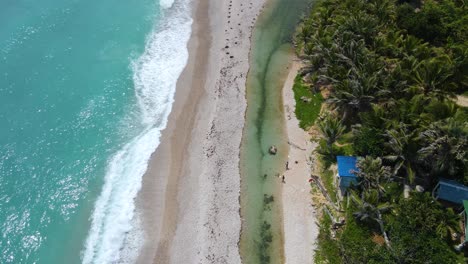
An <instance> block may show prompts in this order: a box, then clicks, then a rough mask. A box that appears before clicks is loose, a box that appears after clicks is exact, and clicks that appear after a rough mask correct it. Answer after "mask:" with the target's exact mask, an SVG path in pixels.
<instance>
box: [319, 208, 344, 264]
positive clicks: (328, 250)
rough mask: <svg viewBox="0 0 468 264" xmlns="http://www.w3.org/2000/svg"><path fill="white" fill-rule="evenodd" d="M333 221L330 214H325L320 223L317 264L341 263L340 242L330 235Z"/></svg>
mask: <svg viewBox="0 0 468 264" xmlns="http://www.w3.org/2000/svg"><path fill="white" fill-rule="evenodd" d="M331 224H332V220H331V219H330V217H329V216H328V214H324V215H323V217H322V219H321V220H320V223H319V228H320V230H319V234H318V237H317V248H316V249H315V258H314V261H315V263H316V264H326V263H340V262H341V257H340V248H339V244H338V241H336V240H334V239H333V238H332V236H331V234H330V228H331Z"/></svg>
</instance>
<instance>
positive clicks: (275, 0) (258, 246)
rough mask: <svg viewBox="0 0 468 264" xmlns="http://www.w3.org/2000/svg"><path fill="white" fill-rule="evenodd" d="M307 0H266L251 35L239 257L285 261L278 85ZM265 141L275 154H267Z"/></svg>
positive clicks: (283, 132) (282, 128)
mask: <svg viewBox="0 0 468 264" xmlns="http://www.w3.org/2000/svg"><path fill="white" fill-rule="evenodd" d="M309 4H310V2H309V0H269V1H268V4H267V5H266V7H265V9H264V11H263V12H262V15H261V16H260V17H259V19H258V21H257V24H256V26H255V29H254V33H253V36H252V50H251V54H250V72H249V75H248V77H247V92H246V94H247V112H246V121H245V122H246V123H245V127H244V132H243V139H242V145H241V161H240V166H241V174H242V175H241V176H242V177H241V178H242V183H241V187H242V190H241V208H242V209H241V215H242V219H243V222H242V234H241V242H240V250H241V257H242V260H243V263H248V264H256V263H261V264H263V263H283V262H284V254H283V252H284V251H283V223H282V205H281V176H282V174H283V172H284V170H285V164H286V161H287V156H288V153H287V152H288V144H287V136H286V130H285V120H284V113H283V102H282V96H281V89H282V87H283V84H284V81H285V79H286V77H287V74H288V70H287V67H288V66H289V64H290V63H291V59H292V54H293V50H292V45H291V38H292V35H293V33H294V30H295V27H296V25H297V23H298V22H299V19H300V17H301V15H303V14H305V12H307V11H306V10H308V6H309ZM270 146H275V147H276V148H277V150H278V152H277V154H276V155H270V154H269V152H268V149H269V148H270Z"/></svg>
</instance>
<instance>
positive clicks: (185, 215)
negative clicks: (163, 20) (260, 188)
mask: <svg viewBox="0 0 468 264" xmlns="http://www.w3.org/2000/svg"><path fill="white" fill-rule="evenodd" d="M262 5H263V1H253V0H252V1H249V0H232V1H223V2H220V1H216V0H199V1H197V2H194V6H193V13H194V22H193V31H192V36H191V39H190V41H189V44H188V49H189V61H188V64H187V66H186V68H185V69H184V71H183V73H182V75H181V77H180V78H179V80H178V83H177V91H176V97H175V103H174V105H173V110H172V112H171V114H170V117H169V122H168V125H167V128H166V129H165V130H164V131H163V133H162V137H161V144H160V145H159V147H158V149H157V150H156V151H155V153H154V154H153V155H152V158H151V161H150V164H149V166H148V171H147V173H146V174H145V176H144V178H143V187H142V190H141V191H140V193H139V196H138V197H137V211H138V213H139V215H141V217H140V218H141V220H140V221H141V222H142V226H143V229H144V230H143V233H144V234H145V241H144V246H143V249H142V250H141V252H140V254H139V258H138V263H240V262H241V260H240V255H239V248H238V243H239V236H240V229H241V219H240V214H239V210H240V205H239V195H240V173H239V146H240V141H241V136H242V129H243V126H244V114H245V108H246V101H245V82H246V75H247V71H248V67H249V62H248V55H249V51H250V36H251V31H252V28H253V25H254V23H255V20H256V17H257V16H258V14H259V12H260V10H261V8H262Z"/></svg>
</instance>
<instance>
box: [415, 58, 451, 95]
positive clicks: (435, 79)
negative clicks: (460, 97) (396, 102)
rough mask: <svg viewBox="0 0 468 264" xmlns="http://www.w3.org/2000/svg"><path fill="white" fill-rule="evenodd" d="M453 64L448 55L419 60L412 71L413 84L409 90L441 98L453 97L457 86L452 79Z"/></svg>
mask: <svg viewBox="0 0 468 264" xmlns="http://www.w3.org/2000/svg"><path fill="white" fill-rule="evenodd" d="M452 64H453V62H452V61H451V59H450V58H449V57H448V56H444V57H437V58H432V59H427V60H423V61H421V62H419V63H418V64H417V65H415V69H414V70H413V71H412V72H411V73H410V76H409V77H410V79H411V80H412V81H413V85H411V86H410V87H409V88H408V91H410V92H418V93H423V94H425V95H430V96H433V97H436V98H438V99H439V100H443V99H445V98H453V97H454V93H453V90H454V88H455V87H456V86H455V84H454V83H453V82H451V81H450V78H451V76H452V75H453V67H452Z"/></svg>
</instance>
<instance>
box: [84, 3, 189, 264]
mask: <svg viewBox="0 0 468 264" xmlns="http://www.w3.org/2000/svg"><path fill="white" fill-rule="evenodd" d="M188 1H189V0H178V1H176V2H175V3H174V6H173V7H172V8H171V9H170V10H166V13H165V16H164V17H165V18H164V21H160V23H159V25H158V26H156V28H155V29H154V30H153V32H152V33H151V34H150V36H148V39H147V43H146V48H145V51H144V53H143V54H142V55H141V56H140V58H139V59H138V60H136V61H135V62H134V63H133V65H132V67H133V70H134V76H133V80H134V85H135V95H136V98H137V102H138V108H139V113H140V116H141V125H142V127H144V129H143V130H142V132H141V133H140V134H139V135H138V136H137V137H135V138H133V139H132V140H131V141H130V142H128V143H127V144H125V145H124V147H123V148H122V149H121V150H119V151H118V152H117V153H116V154H115V155H114V156H113V157H112V158H111V159H110V161H109V164H108V168H107V170H106V175H105V178H104V186H103V189H102V192H101V194H100V196H99V197H98V199H97V201H96V204H95V209H94V212H93V215H92V219H91V220H92V223H91V229H90V231H89V234H88V237H87V240H86V243H85V249H84V251H83V256H82V257H83V263H85V264H88V263H99V264H101V263H114V262H121V261H122V259H126V256H122V255H123V254H125V253H122V248H123V247H125V246H124V245H123V244H124V240H125V238H126V235H127V234H128V233H129V232H130V231H131V229H132V228H135V219H134V218H135V217H134V216H135V201H134V200H135V197H136V196H137V194H138V191H139V190H140V188H141V181H142V176H143V174H144V173H145V171H146V168H147V164H148V160H149V158H150V156H151V154H152V152H153V151H154V150H155V149H156V147H157V146H158V145H159V138H160V136H161V131H162V130H163V129H164V128H165V127H166V124H167V118H168V116H169V113H170V111H171V108H172V103H173V101H174V94H175V89H176V82H177V79H178V77H179V76H180V74H181V72H182V70H183V68H184V67H185V65H186V63H187V60H188V51H187V42H188V40H189V37H190V33H191V24H192V19H191V17H190V7H189V3H188ZM163 2H164V4H165V6H172V3H170V2H171V1H161V5H163V4H162V3H163ZM126 241H134V242H133V243H137V244H138V243H140V244H141V241H135V239H134V238H132V239H127V240H126ZM134 247H135V245H132V248H134ZM123 262H127V261H125V260H124V261H123Z"/></svg>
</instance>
